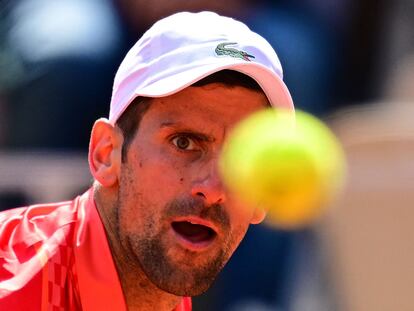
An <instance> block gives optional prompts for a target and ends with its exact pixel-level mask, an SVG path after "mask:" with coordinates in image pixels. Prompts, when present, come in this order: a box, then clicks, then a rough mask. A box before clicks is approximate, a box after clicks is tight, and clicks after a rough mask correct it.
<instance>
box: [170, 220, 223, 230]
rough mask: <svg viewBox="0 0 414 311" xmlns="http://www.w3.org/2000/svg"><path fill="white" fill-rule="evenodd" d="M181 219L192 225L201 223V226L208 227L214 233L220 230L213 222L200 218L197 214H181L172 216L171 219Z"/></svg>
mask: <svg viewBox="0 0 414 311" xmlns="http://www.w3.org/2000/svg"><path fill="white" fill-rule="evenodd" d="M181 221H187V222H189V223H191V224H194V225H201V226H205V227H208V228H210V229H211V230H213V231H214V232H215V233H216V234H218V233H219V231H220V230H219V229H218V227H217V226H216V225H215V224H214V223H213V222H211V221H208V220H206V219H203V218H200V217H198V216H182V217H177V218H174V219H173V220H172V222H181Z"/></svg>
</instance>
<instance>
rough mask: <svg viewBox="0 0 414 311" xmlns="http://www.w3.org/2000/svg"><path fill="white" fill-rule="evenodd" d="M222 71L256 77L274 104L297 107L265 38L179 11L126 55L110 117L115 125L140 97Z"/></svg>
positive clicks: (226, 21)
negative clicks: (232, 71) (228, 70)
mask: <svg viewBox="0 0 414 311" xmlns="http://www.w3.org/2000/svg"><path fill="white" fill-rule="evenodd" d="M224 69H230V70H235V71H239V72H241V73H243V74H246V75H248V76H250V77H252V78H253V79H254V80H255V81H256V82H257V83H258V84H259V85H260V87H261V88H262V89H263V91H264V93H265V94H266V96H267V98H268V99H269V102H270V104H271V105H272V106H275V107H283V108H288V109H291V110H293V103H292V98H291V96H290V93H289V90H288V89H287V87H286V85H285V84H284V83H283V81H282V78H283V73H282V66H281V64H280V61H279V58H278V57H277V55H276V53H275V51H274V50H273V48H272V46H271V45H270V44H269V43H268V42H267V41H266V40H265V39H264V38H263V37H261V36H260V35H258V34H257V33H255V32H253V31H251V30H250V29H249V28H248V27H247V26H246V25H245V24H243V23H241V22H239V21H236V20H234V19H232V18H229V17H223V16H220V15H218V14H216V13H213V12H200V13H189V12H181V13H176V14H174V15H171V16H169V17H166V18H164V19H161V20H160V21H158V22H156V23H155V24H154V25H153V26H152V27H151V28H150V29H149V30H147V31H146V32H145V33H144V35H143V36H142V37H141V39H139V41H138V42H137V43H136V44H135V45H134V46H133V47H132V49H131V50H130V51H129V52H128V54H127V55H126V56H125V58H124V60H123V61H122V63H121V65H120V66H119V69H118V72H117V73H116V76H115V81H114V86H113V90H112V99H111V108H110V112H109V121H110V122H111V123H112V124H115V122H116V120H117V119H118V118H119V116H120V115H121V114H122V113H123V112H124V111H125V109H126V108H127V107H128V105H129V104H130V103H131V102H132V101H133V100H134V99H135V98H136V97H138V96H145V97H163V96H168V95H171V94H174V93H176V92H179V91H181V90H182V89H184V88H186V87H187V86H190V85H191V84H193V83H195V82H197V81H199V80H201V79H202V78H204V77H206V76H208V75H210V74H212V73H215V72H217V71H220V70H224Z"/></svg>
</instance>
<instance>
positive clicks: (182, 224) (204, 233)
mask: <svg viewBox="0 0 414 311" xmlns="http://www.w3.org/2000/svg"><path fill="white" fill-rule="evenodd" d="M171 226H172V228H173V230H174V231H175V232H176V233H177V234H178V235H179V236H180V237H182V238H183V239H184V240H186V241H188V242H190V243H193V244H206V243H208V242H211V241H212V240H213V239H214V238H215V237H216V235H217V233H216V232H215V231H214V230H213V229H211V228H210V227H207V226H204V225H200V224H193V223H191V222H189V221H173V222H172V223H171ZM208 244H209V243H208Z"/></svg>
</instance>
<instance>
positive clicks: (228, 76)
mask: <svg viewBox="0 0 414 311" xmlns="http://www.w3.org/2000/svg"><path fill="white" fill-rule="evenodd" d="M210 83H222V84H224V85H226V86H228V87H235V86H242V87H245V88H247V89H250V90H253V91H258V92H263V90H262V88H261V87H260V86H259V84H258V83H257V82H256V81H255V80H254V79H253V78H251V77H249V76H247V75H245V74H243V73H241V72H238V71H234V70H227V69H226V70H221V71H218V72H215V73H213V74H211V75H209V76H207V77H205V78H203V79H201V80H199V81H197V82H195V83H194V84H192V86H204V85H207V84H210ZM151 99H152V98H150V97H142V96H140V97H137V98H135V99H134V100H133V101H132V103H131V104H129V106H128V107H127V108H126V109H125V111H124V112H123V113H122V115H121V116H120V117H119V119H118V120H117V121H116V125H117V126H118V127H119V128H120V129H121V131H122V134H123V136H124V143H123V145H122V162H125V161H126V155H127V152H128V148H129V145H130V144H131V142H132V140H133V138H134V137H135V134H136V133H137V132H138V129H139V124H140V122H141V120H142V117H143V115H144V114H145V112H146V111H147V110H148V108H149V106H150V104H151Z"/></svg>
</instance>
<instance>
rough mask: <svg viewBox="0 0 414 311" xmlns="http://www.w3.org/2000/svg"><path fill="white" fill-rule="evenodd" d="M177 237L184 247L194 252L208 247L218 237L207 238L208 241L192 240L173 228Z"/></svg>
mask: <svg viewBox="0 0 414 311" xmlns="http://www.w3.org/2000/svg"><path fill="white" fill-rule="evenodd" d="M172 231H173V233H174V235H175V237H176V238H177V240H178V243H179V244H180V245H181V246H183V247H184V248H186V249H188V250H191V251H194V252H200V251H204V250H206V249H208V248H209V247H210V246H211V245H212V244H213V242H214V241H215V239H216V237H215V236H214V237H213V238H211V239H209V240H206V241H200V242H191V241H190V240H188V239H186V238H185V237H183V236H182V235H181V234H179V233H177V232H176V231H175V230H174V229H172Z"/></svg>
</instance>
